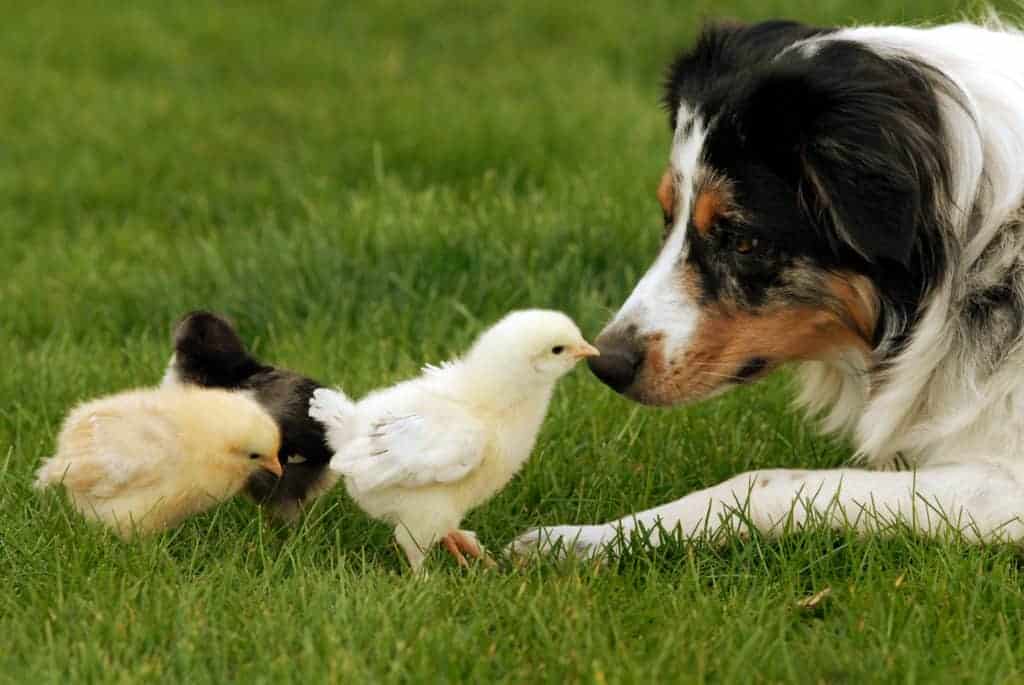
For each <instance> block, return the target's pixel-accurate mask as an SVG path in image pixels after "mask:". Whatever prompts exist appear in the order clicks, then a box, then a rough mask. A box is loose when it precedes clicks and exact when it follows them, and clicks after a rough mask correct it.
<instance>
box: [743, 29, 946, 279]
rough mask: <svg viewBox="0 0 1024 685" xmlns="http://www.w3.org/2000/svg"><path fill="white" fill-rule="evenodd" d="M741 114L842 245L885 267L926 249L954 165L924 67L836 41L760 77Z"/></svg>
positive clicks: (766, 154) (763, 152)
mask: <svg viewBox="0 0 1024 685" xmlns="http://www.w3.org/2000/svg"><path fill="white" fill-rule="evenodd" d="M826 53H828V54H826ZM736 121H737V125H738V127H739V132H740V138H741V144H743V145H747V146H751V147H752V148H754V149H756V150H757V152H758V156H759V157H760V158H761V159H764V160H767V161H768V163H769V164H771V165H774V166H775V167H776V170H777V171H778V172H779V173H781V174H782V175H783V176H784V177H786V178H789V179H790V180H791V181H792V182H793V183H794V184H795V186H796V188H797V192H798V199H799V201H800V203H801V205H802V207H803V209H804V211H805V212H806V213H807V215H808V217H809V218H810V220H811V221H812V223H813V224H814V225H815V226H819V227H820V228H821V229H822V230H823V231H824V232H825V233H826V236H827V237H828V239H829V240H830V241H831V242H832V243H833V245H837V246H838V245H840V244H841V245H844V246H846V247H847V248H849V249H852V250H853V251H854V252H856V253H858V254H859V255H861V256H862V257H863V258H864V259H865V260H867V261H868V262H869V263H872V264H876V265H878V264H881V263H898V264H901V265H903V266H904V267H909V266H911V264H912V262H913V261H914V259H915V254H917V255H918V256H921V252H922V245H921V244H920V243H921V241H922V239H923V237H924V235H925V233H926V232H925V231H922V227H923V226H925V224H926V222H928V221H934V220H937V215H936V212H937V210H938V205H937V202H938V201H939V200H940V199H941V198H942V196H943V195H945V194H946V193H947V188H948V181H947V180H946V179H947V178H948V171H947V170H948V165H949V164H948V160H947V157H946V153H945V150H944V148H943V146H942V142H941V141H942V135H941V131H942V126H941V119H940V115H939V112H938V105H937V101H936V98H935V94H934V89H933V88H932V87H931V86H930V84H929V83H928V82H927V78H926V75H925V74H924V73H922V72H921V71H920V70H919V69H918V68H917V67H916V66H915V65H912V64H906V63H900V62H896V61H890V60H884V59H882V58H880V57H878V56H877V55H874V54H871V53H868V52H867V51H866V50H863V49H861V48H858V47H856V46H851V45H831V46H827V47H825V48H822V50H821V51H820V52H819V53H818V54H817V55H815V56H813V57H796V58H792V59H789V60H786V61H785V62H784V63H781V64H778V65H772V66H770V67H768V68H767V69H766V70H765V71H764V72H762V73H761V74H760V75H759V76H757V77H756V78H754V79H752V80H751V82H750V86H749V89H748V91H747V92H746V93H745V95H744V96H743V97H742V98H741V100H740V103H739V107H738V110H737V117H736Z"/></svg>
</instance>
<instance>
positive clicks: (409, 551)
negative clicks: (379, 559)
mask: <svg viewBox="0 0 1024 685" xmlns="http://www.w3.org/2000/svg"><path fill="white" fill-rule="evenodd" d="M395 542H397V543H398V546H399V547H401V548H402V552H403V553H404V554H405V558H406V559H408V560H409V566H411V567H412V570H413V572H416V573H419V572H420V569H422V567H423V560H424V559H426V558H427V552H429V551H430V548H431V547H432V546H433V545H434V543H435V542H437V535H436V534H435V533H432V532H431V531H428V530H415V529H412V528H410V527H409V526H408V525H406V524H404V523H399V524H398V525H397V526H395Z"/></svg>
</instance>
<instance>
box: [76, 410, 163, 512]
mask: <svg viewBox="0 0 1024 685" xmlns="http://www.w3.org/2000/svg"><path fill="white" fill-rule="evenodd" d="M80 430H81V431H82V432H83V433H85V436H84V437H87V439H88V450H87V451H86V453H85V454H83V455H82V458H80V459H77V460H75V462H74V463H73V464H72V466H71V468H69V469H68V471H67V475H66V476H65V481H66V483H67V485H69V486H71V487H74V488H77V489H79V490H83V491H87V492H88V493H89V494H90V495H91V496H92V497H97V498H111V497H117V496H118V495H120V494H122V493H124V492H125V491H126V490H131V489H136V488H144V487H148V486H150V485H153V484H154V483H156V482H157V481H159V480H160V478H161V474H162V473H169V472H170V471H169V470H173V469H175V468H177V466H178V462H179V461H180V440H179V437H178V430H177V427H176V426H175V425H174V423H173V422H172V421H170V420H169V419H168V418H167V417H166V416H164V415H162V414H161V413H159V412H158V411H154V410H151V409H149V410H147V409H141V410H136V411H133V412H131V413H125V414H121V413H113V412H97V413H93V414H90V415H89V416H87V417H85V420H84V422H83V425H82V426H81V429H80Z"/></svg>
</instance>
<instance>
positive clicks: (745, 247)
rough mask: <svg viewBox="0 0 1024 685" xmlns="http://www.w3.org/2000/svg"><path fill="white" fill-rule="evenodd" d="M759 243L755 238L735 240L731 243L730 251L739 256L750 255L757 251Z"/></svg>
mask: <svg viewBox="0 0 1024 685" xmlns="http://www.w3.org/2000/svg"><path fill="white" fill-rule="evenodd" d="M759 242H760V241H758V239H757V238H736V239H735V240H734V241H733V245H732V249H734V250H736V251H737V252H739V253H740V254H750V253H751V252H753V251H754V250H755V249H757V246H758V243H759Z"/></svg>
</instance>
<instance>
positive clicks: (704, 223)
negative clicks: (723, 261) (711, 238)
mask: <svg viewBox="0 0 1024 685" xmlns="http://www.w3.org/2000/svg"><path fill="white" fill-rule="evenodd" d="M724 213H725V198H724V197H723V194H722V192H721V191H720V190H719V189H718V188H716V187H714V186H711V187H709V188H706V189H704V190H702V191H701V192H700V194H699V195H698V196H697V201H696V202H695V203H694V205H693V227H694V228H696V229H697V232H698V233H700V234H701V235H705V236H706V235H707V234H708V233H710V232H711V229H712V227H713V226H714V225H715V221H716V220H717V219H718V217H720V216H721V215H722V214H724Z"/></svg>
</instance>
